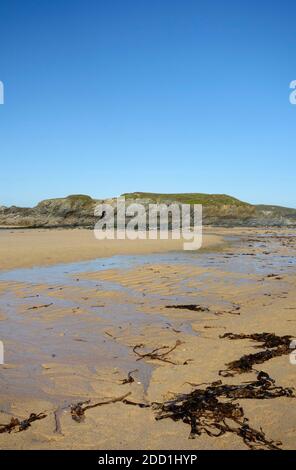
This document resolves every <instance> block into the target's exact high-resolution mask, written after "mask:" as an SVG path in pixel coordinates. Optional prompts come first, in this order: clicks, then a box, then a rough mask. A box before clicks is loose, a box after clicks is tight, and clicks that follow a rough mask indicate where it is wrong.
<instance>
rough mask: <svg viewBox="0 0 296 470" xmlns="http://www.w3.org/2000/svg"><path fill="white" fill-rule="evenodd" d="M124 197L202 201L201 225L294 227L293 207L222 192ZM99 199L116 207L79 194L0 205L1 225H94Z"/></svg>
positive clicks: (150, 200) (129, 198) (295, 212)
mask: <svg viewBox="0 0 296 470" xmlns="http://www.w3.org/2000/svg"><path fill="white" fill-rule="evenodd" d="M124 196H125V198H126V202H127V203H130V202H136V203H141V204H143V205H144V206H145V208H146V211H148V207H149V204H151V203H162V204H166V205H170V204H171V203H173V202H175V203H177V204H182V203H184V204H202V205H203V224H204V225H217V226H225V227H229V226H296V209H290V208H285V207H280V206H265V205H252V204H248V203H246V202H243V201H240V200H238V199H236V198H234V197H231V196H228V195H224V194H222V195H220V194H200V193H188V194H156V193H127V194H124ZM100 202H108V203H110V204H112V205H113V206H114V207H116V202H117V200H116V198H111V199H108V200H105V201H103V200H98V199H92V198H91V197H90V196H86V195H80V194H78V195H71V196H67V197H64V198H56V199H46V200H44V201H41V202H39V204H37V206H35V207H33V208H24V207H16V206H11V207H5V206H0V226H2V227H32V228H35V227H36V228H37V227H90V228H93V227H94V225H95V222H96V221H97V219H98V218H97V217H95V215H94V209H95V207H96V205H97V204H98V203H100Z"/></svg>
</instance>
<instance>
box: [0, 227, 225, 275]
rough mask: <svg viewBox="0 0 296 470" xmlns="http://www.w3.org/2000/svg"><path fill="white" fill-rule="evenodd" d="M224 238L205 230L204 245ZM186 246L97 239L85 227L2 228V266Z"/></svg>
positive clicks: (55, 261)
mask: <svg viewBox="0 0 296 470" xmlns="http://www.w3.org/2000/svg"><path fill="white" fill-rule="evenodd" d="M222 241H223V239H222V237H221V236H218V235H216V234H215V231H211V230H206V232H205V234H204V237H203V245H202V247H203V248H209V247H212V246H215V245H220V244H221V243H222ZM182 249H183V240H182V239H180V240H171V239H170V240H141V241H139V240H136V241H132V240H102V241H101V240H100V241H99V240H97V239H96V238H95V236H94V232H93V230H86V229H43V230H37V229H33V230H30V229H17V230H10V229H2V230H1V229H0V270H1V269H13V268H20V267H30V266H41V265H50V264H57V263H70V262H72V261H82V260H88V259H94V258H100V257H108V256H113V255H124V254H145V253H161V252H167V251H175V250H182Z"/></svg>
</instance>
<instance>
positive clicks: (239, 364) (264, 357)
mask: <svg viewBox="0 0 296 470" xmlns="http://www.w3.org/2000/svg"><path fill="white" fill-rule="evenodd" d="M220 338H228V339H230V340H236V339H251V340H253V341H256V342H259V343H261V344H260V345H256V346H255V347H256V348H264V349H263V351H260V352H257V353H254V354H245V355H244V356H242V357H241V358H240V359H237V360H235V361H232V362H229V363H228V364H226V366H227V369H225V370H220V371H219V375H222V376H223V377H233V376H234V375H235V374H243V373H245V372H251V371H252V370H253V365H255V364H263V363H264V362H266V361H269V360H270V359H272V358H273V357H277V356H283V355H285V354H289V353H290V352H291V349H290V343H291V341H292V339H293V338H292V336H289V335H285V336H277V335H275V334H274V333H254V334H249V335H246V334H236V333H225V334H224V335H222V336H220Z"/></svg>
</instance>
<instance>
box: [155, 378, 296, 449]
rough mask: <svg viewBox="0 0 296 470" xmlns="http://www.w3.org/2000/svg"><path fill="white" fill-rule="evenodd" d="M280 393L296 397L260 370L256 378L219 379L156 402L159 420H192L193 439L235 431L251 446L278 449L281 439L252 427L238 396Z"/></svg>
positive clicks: (258, 396)
mask: <svg viewBox="0 0 296 470" xmlns="http://www.w3.org/2000/svg"><path fill="white" fill-rule="evenodd" d="M280 396H286V397H295V395H294V391H293V390H292V389H290V388H283V387H279V386H276V385H275V383H274V380H273V379H271V378H270V377H269V375H268V374H266V373H265V372H260V373H259V374H258V376H257V380H255V381H253V382H247V383H246V384H241V385H223V384H222V382H221V381H217V382H213V383H211V384H210V385H209V386H208V387H206V388H205V389H200V388H197V389H195V390H193V391H192V392H191V393H188V394H179V395H176V396H175V398H174V399H172V400H170V401H167V402H165V403H162V404H155V405H154V406H155V408H156V409H157V410H158V413H157V416H156V419H157V420H160V419H166V418H170V419H172V420H174V421H180V420H181V421H183V422H184V423H186V424H189V426H190V428H191V431H190V435H189V438H191V439H194V438H195V437H196V436H199V435H201V434H202V433H206V434H207V435H208V436H211V437H219V436H222V435H223V434H225V433H232V434H236V435H237V436H239V437H240V438H241V439H242V440H243V441H244V443H245V444H246V445H247V446H248V447H249V448H250V449H271V450H278V449H279V446H280V445H281V443H280V442H275V441H273V440H270V439H267V438H266V435H265V433H264V432H263V430H262V429H260V430H257V429H254V428H253V427H251V426H250V424H249V422H248V421H249V420H248V418H246V417H245V416H244V410H243V408H242V407H241V406H240V404H239V403H234V400H236V399H238V398H245V399H271V398H276V397H280Z"/></svg>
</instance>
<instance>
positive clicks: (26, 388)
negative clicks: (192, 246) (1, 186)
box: [0, 229, 296, 450]
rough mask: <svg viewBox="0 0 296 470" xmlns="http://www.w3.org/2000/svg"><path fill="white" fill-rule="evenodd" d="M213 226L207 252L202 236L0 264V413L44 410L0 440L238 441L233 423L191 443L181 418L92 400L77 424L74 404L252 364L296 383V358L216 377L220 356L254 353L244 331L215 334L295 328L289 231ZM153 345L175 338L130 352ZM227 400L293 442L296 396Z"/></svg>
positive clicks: (245, 377)
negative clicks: (185, 245)
mask: <svg viewBox="0 0 296 470" xmlns="http://www.w3.org/2000/svg"><path fill="white" fill-rule="evenodd" d="M210 231H211V229H210ZM73 232H75V231H73ZM77 232H78V231H77ZM36 233H37V232H36ZM212 233H213V236H214V234H215V236H217V237H218V238H219V237H227V238H228V239H231V240H232V243H231V244H228V245H226V246H221V245H220V249H219V250H218V251H213V252H211V251H210V247H209V246H208V252H203V253H198V252H197V253H188V252H175V251H174V252H168V253H157V254H148V252H145V254H143V255H141V254H139V252H138V253H137V254H132V256H113V257H110V258H107V257H106V258H102V259H100V260H96V261H87V259H90V258H89V257H88V256H85V258H84V257H81V258H74V259H73V258H71V256H72V255H71V256H70V254H68V255H69V256H70V258H69V259H70V260H71V261H75V260H78V259H81V260H82V259H85V261H83V262H75V263H72V264H62V265H58V266H55V265H53V266H48V267H46V266H45V267H40V268H32V269H16V270H12V271H10V272H9V271H7V272H2V273H0V294H1V297H0V339H2V341H3V342H4V345H5V365H3V366H0V386H1V392H0V393H1V395H0V402H1V406H0V410H1V411H0V423H1V424H3V423H9V422H10V420H11V417H17V418H19V419H20V420H22V419H25V418H28V416H29V415H30V413H36V414H37V413H41V412H42V413H44V414H45V415H46V417H44V418H43V419H40V420H37V421H34V422H33V423H32V424H31V426H30V427H29V428H28V429H26V430H24V431H22V432H18V433H15V432H11V433H10V434H9V433H2V434H0V448H2V449H133V448H138V449H241V450H246V449H248V447H247V445H246V443H245V442H244V440H243V439H242V438H241V437H240V436H238V435H235V434H234V433H225V434H223V435H222V436H220V437H211V436H210V435H207V434H206V433H202V434H201V435H200V436H196V438H195V439H188V437H189V434H190V426H189V425H188V424H186V423H183V422H182V421H173V420H171V419H163V420H156V419H155V416H156V414H157V412H156V410H155V409H154V408H153V407H147V408H143V407H142V408H141V407H138V406H132V405H129V404H125V403H124V402H116V403H111V404H106V405H100V406H97V407H94V408H91V409H88V410H87V411H86V412H85V419H84V421H83V422H80V423H78V422H77V421H75V420H73V419H72V417H71V412H70V407H71V405H73V404H77V403H78V402H85V401H88V400H90V404H95V403H98V402H100V403H101V402H105V401H107V402H108V401H109V400H110V399H111V400H112V399H113V398H118V397H122V396H124V395H125V394H127V393H130V395H129V396H128V399H129V400H131V401H133V402H136V403H146V404H151V403H155V402H158V403H162V402H164V401H165V400H169V399H171V398H172V397H174V396H175V394H177V393H182V394H184V393H189V392H191V391H192V390H194V388H196V386H195V385H192V384H202V383H211V382H215V381H217V380H222V383H223V384H235V385H241V384H244V383H245V382H247V381H254V380H255V379H256V376H257V372H256V371H264V372H266V373H268V374H269V375H270V377H272V379H273V380H275V383H276V385H277V386H281V387H286V388H287V387H295V386H296V375H295V374H296V366H295V365H292V364H291V363H290V361H289V355H287V354H283V355H280V356H278V357H273V358H272V359H270V360H268V361H266V362H263V363H261V364H256V365H254V367H253V369H254V370H251V371H248V372H246V373H242V374H236V373H235V374H234V376H233V377H222V376H221V375H219V371H220V370H225V369H226V368H227V366H226V364H227V363H229V362H231V361H234V360H236V359H239V358H240V357H241V356H243V355H245V354H253V353H256V352H258V351H262V350H263V347H262V345H261V346H260V343H259V344H258V343H257V342H254V341H252V340H250V339H238V340H235V341H233V340H229V339H227V338H221V337H220V336H221V335H223V334H225V333H243V334H254V333H262V332H269V333H275V334H276V335H278V336H283V335H290V336H292V337H295V338H296V316H295V311H296V290H295V284H296V239H295V238H294V237H293V236H292V235H291V233H290V232H289V231H288V230H281V231H279V230H271V231H266V230H256V229H240V230H239V229H236V230H230V229H229V230H227V229H219V230H218V229H212ZM40 234H42V235H43V233H41V232H40ZM5 236H6V237H7V236H8V235H5ZM16 236H21V234H17V235H16ZM39 236H40V235H39ZM46 236H47V237H50V232H48V235H46ZM58 236H59V235H57V237H58ZM28 237H29V236H28ZM36 238H38V235H36ZM73 238H74V235H73ZM220 240H221V238H220ZM216 242H217V239H216ZM28 243H29V242H28ZM96 243H97V242H96ZM215 245H216V243H215ZM37 246H38V245H37ZM39 246H40V245H39ZM31 248H32V250H33V252H34V245H32V244H31ZM23 249H24V248H23ZM38 250H39V248H37V251H38ZM53 251H54V250H53ZM89 254H90V253H89ZM68 255H67V256H68ZM35 256H37V255H35ZM56 256H57V255H56ZM48 258H50V259H47V261H46V256H45V255H44V254H43V257H41V258H39V261H38V262H36V261H34V263H33V264H37V265H42V264H46V265H47V264H52V262H53V258H52V255H50V256H48ZM33 259H34V260H36V259H37V258H34V256H33ZM69 259H67V258H66V259H65V258H62V259H60V262H66V261H69ZM10 260H12V258H10ZM10 262H11V263H12V264H11V265H10V266H11V267H16V266H17V265H16V264H14V263H15V262H16V260H15V261H10ZM23 266H28V265H26V264H23V260H21V261H20V263H19V265H18V267H23ZM31 266H32V264H31ZM186 305H187V306H192V305H195V306H198V307H197V308H196V310H194V309H193V310H190V308H184V306H186ZM178 306H179V308H176V307H178ZM182 306H183V308H182ZM176 345H177V346H176ZM258 345H259V348H258ZM135 346H138V347H136V348H135ZM175 346H176V347H175ZM162 347H167V349H165V350H161V352H163V351H168V350H169V349H173V348H174V347H175V349H173V350H172V352H171V353H170V354H168V355H167V356H164V358H165V359H167V360H165V361H163V360H159V359H157V358H156V359H151V357H149V356H146V357H143V358H140V356H139V354H145V353H146V354H147V353H149V352H151V351H152V350H155V349H157V348H162ZM131 371H133V372H132V373H131V374H130V376H131V377H132V378H133V380H130V381H129V380H127V379H128V378H129V377H130V376H129V375H128V374H129V372H131ZM126 382H127V383H126ZM205 387H206V385H201V386H200V388H205ZM237 401H238V402H239V404H240V406H241V407H243V410H244V416H245V417H247V418H248V419H249V424H250V425H251V426H252V427H254V428H256V429H258V430H260V428H262V429H263V430H264V432H265V433H266V437H267V438H268V439H269V440H273V441H274V442H277V441H281V442H282V445H280V447H281V448H283V449H295V448H296V445H295V442H296V411H295V406H294V404H295V398H292V397H288V396H283V397H279V398H272V399H239V400H237ZM0 429H1V428H0Z"/></svg>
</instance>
